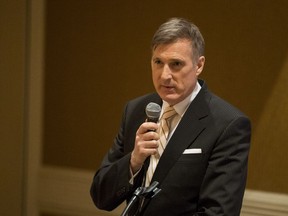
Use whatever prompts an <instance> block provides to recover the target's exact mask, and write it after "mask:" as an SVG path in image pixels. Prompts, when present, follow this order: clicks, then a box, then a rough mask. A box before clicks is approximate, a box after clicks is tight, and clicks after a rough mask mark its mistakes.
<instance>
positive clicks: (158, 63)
mask: <svg viewBox="0 0 288 216" xmlns="http://www.w3.org/2000/svg"><path fill="white" fill-rule="evenodd" d="M154 64H156V65H160V64H162V62H161V61H160V60H159V59H155V60H154Z"/></svg>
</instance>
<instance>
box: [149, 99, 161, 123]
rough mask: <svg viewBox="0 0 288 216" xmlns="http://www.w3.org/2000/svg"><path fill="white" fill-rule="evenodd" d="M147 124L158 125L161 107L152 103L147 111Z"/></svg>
mask: <svg viewBox="0 0 288 216" xmlns="http://www.w3.org/2000/svg"><path fill="white" fill-rule="evenodd" d="M145 112H146V115H147V122H154V123H157V122H158V119H159V117H160V113H161V107H160V105H158V104H156V103H153V102H150V103H149V104H148V105H147V106H146V109H145Z"/></svg>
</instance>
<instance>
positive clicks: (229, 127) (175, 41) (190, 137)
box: [91, 18, 251, 216]
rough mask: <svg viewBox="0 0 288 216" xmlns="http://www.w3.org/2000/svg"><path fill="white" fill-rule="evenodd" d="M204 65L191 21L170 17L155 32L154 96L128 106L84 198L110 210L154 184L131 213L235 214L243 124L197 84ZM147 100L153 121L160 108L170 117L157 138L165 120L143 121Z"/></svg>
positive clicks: (246, 130)
mask: <svg viewBox="0 0 288 216" xmlns="http://www.w3.org/2000/svg"><path fill="white" fill-rule="evenodd" d="M204 63H205V57H204V39H203V37H202V35H201V33H200V31H199V29H198V28H197V27H196V26H195V25H194V24H192V23H190V22H188V21H187V20H185V19H181V18H173V19H170V20H168V21H167V22H166V23H164V24H162V25H161V26H160V28H159V29H158V30H157V31H156V33H155V35H154V37H153V40H152V59H151V67H152V77H153V84H154V87H155V89H156V92H157V93H154V94H149V95H145V96H142V97H140V98H137V99H134V100H132V101H130V102H128V104H127V106H126V108H125V111H124V114H123V119H122V124H121V128H120V130H119V133H118V135H117V137H116V138H115V141H114V144H113V146H112V148H111V149H110V151H109V152H108V153H107V155H106V156H105V158H104V160H103V162H102V165H101V167H100V169H99V170H98V171H97V173H96V175H95V177H94V179H93V183H92V187H91V196H92V198H93V201H94V203H95V205H96V206H97V207H98V208H100V209H104V210H113V209H114V208H116V207H117V206H118V205H119V204H120V203H122V202H123V201H125V200H127V201H129V199H130V198H131V197H132V196H133V192H134V191H135V190H136V189H137V188H138V187H140V186H142V187H143V186H149V184H150V183H151V182H154V181H157V182H159V185H158V188H160V189H161V191H160V192H159V193H158V194H157V195H156V196H154V197H153V198H151V199H146V200H141V201H140V202H139V203H138V206H137V208H136V211H137V213H136V214H137V215H145V216H156V215H157V216H159V215H163V216H170V215H171V216H176V215H190V216H192V215H194V216H196V215H207V216H212V215H217V216H220V215H223V216H224V215H225V216H237V215H239V214H240V210H241V205H242V198H243V193H244V190H245V184H246V176H247V162H248V152H249V145H250V135H251V129H250V121H249V119H248V118H247V117H246V116H245V115H244V114H243V113H242V112H240V111H239V110H238V109H236V108H234V107H233V106H232V105H230V104H228V103H227V102H225V101H224V100H222V99H221V98H219V97H217V96H216V95H214V94H213V93H211V92H210V91H209V90H208V88H207V85H206V84H205V82H204V81H203V80H200V79H198V76H199V75H200V73H201V72H202V70H203V67H204ZM149 102H155V103H158V104H160V105H161V106H162V111H161V115H160V122H162V118H163V119H164V117H163V116H164V115H165V114H163V113H165V112H166V111H164V110H166V108H167V107H168V108H169V109H170V110H172V111H171V112H173V113H175V114H173V117H170V118H169V119H167V120H166V124H167V126H166V129H167V128H168V132H169V134H168V135H165V136H166V137H165V138H164V139H163V134H164V131H166V129H164V124H165V123H158V124H157V123H154V122H148V121H146V119H147V117H146V115H145V107H146V105H147V104H148V103H149ZM163 122H164V121H163ZM161 149H162V150H161ZM163 149H164V150H163ZM162 151H163V153H162ZM149 163H150V164H149ZM130 215H134V213H133V214H130Z"/></svg>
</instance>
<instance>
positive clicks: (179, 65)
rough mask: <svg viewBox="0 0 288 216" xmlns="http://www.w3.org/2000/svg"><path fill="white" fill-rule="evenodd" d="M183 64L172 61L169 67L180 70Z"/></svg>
mask: <svg viewBox="0 0 288 216" xmlns="http://www.w3.org/2000/svg"><path fill="white" fill-rule="evenodd" d="M183 65H184V64H183V62H181V61H173V62H171V66H172V67H173V68H176V69H177V68H181V67H183Z"/></svg>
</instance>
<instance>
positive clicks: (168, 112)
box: [162, 106, 177, 119]
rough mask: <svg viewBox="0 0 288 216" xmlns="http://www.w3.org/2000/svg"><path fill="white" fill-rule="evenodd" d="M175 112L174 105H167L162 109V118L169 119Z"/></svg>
mask: <svg viewBox="0 0 288 216" xmlns="http://www.w3.org/2000/svg"><path fill="white" fill-rule="evenodd" d="M176 114H177V113H176V111H175V109H174V107H171V106H168V107H166V108H165V109H164V112H163V115H162V119H169V118H171V117H173V116H175V115H176Z"/></svg>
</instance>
